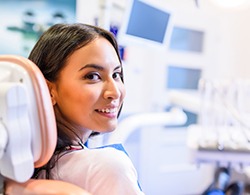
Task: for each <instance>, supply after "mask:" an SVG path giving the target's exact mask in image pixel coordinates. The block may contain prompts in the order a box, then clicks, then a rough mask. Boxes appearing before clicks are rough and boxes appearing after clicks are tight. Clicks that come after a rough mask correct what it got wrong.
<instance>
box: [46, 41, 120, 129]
mask: <svg viewBox="0 0 250 195" xmlns="http://www.w3.org/2000/svg"><path fill="white" fill-rule="evenodd" d="M121 72H122V67H121V64H120V62H119V58H118V56H117V54H116V52H115V49H114V48H113V46H112V45H111V44H110V43H109V42H108V41H107V40H106V39H104V38H97V39H95V40H94V41H92V42H91V43H89V44H88V45H86V46H84V47H82V48H80V49H79V50H77V51H75V52H74V53H73V54H72V55H71V56H70V57H69V59H68V61H67V64H66V66H65V67H64V68H63V70H62V71H61V72H60V74H59V79H58V80H57V81H56V82H55V83H52V87H50V92H51V95H52V102H53V104H54V105H55V106H57V108H58V109H59V111H60V112H61V113H62V115H63V116H64V117H65V118H66V119H67V120H68V121H69V122H70V123H72V124H73V125H75V126H77V127H79V130H80V132H78V133H82V134H84V132H86V131H88V130H93V131H97V132H108V131H112V130H114V129H115V128H116V126H117V114H118V111H119V109H120V108H121V105H122V102H123V98H124V96H125V88H124V84H123V82H122V80H121Z"/></svg>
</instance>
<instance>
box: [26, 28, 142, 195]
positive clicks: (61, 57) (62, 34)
mask: <svg viewBox="0 0 250 195" xmlns="http://www.w3.org/2000/svg"><path fill="white" fill-rule="evenodd" d="M29 59H30V60H31V61H33V62H34V63H35V64H37V66H38V67H39V68H40V70H41V71H42V73H43V74H44V77H45V79H46V81H47V84H48V87H49V91H50V95H51V100H52V104H53V106H54V110H55V116H56V121H57V131H58V140H57V146H56V150H55V153H54V155H53V157H52V159H51V160H50V161H49V163H48V164H47V165H46V166H44V167H42V168H40V169H38V170H36V171H35V174H34V177H35V178H47V179H57V180H63V181H67V182H70V183H73V184H76V185H78V186H80V187H82V188H84V189H85V190H87V191H89V192H90V193H92V194H94V195H98V194H101V195H106V194H107V195H122V194H124V195H125V194H126V195H132V194H143V193H142V192H141V190H140V188H139V186H138V184H137V173H136V171H135V169H134V166H133V165H132V163H131V161H130V159H129V158H128V156H127V155H126V154H125V153H124V152H121V151H119V150H116V149H114V148H112V147H105V148H101V149H88V148H87V147H86V146H85V143H86V142H87V140H88V138H89V137H90V136H93V135H94V134H96V133H104V132H110V131H113V130H114V129H115V128H116V126H117V118H118V116H119V113H120V110H121V107H122V104H123V99H124V96H125V88H124V84H123V70H122V63H121V60H120V57H119V51H118V46H117V43H116V40H115V39H114V37H113V35H112V34H111V33H109V32H107V31H105V30H103V29H101V28H98V27H95V26H90V25H84V24H56V25H54V26H52V27H50V28H49V29H48V30H47V31H46V32H45V33H44V34H43V35H42V36H41V37H40V39H39V40H38V42H37V43H36V45H35V46H34V48H33V50H32V51H31V54H30V56H29Z"/></svg>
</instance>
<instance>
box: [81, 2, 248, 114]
mask: <svg viewBox="0 0 250 195" xmlns="http://www.w3.org/2000/svg"><path fill="white" fill-rule="evenodd" d="M113 1H115V0H113ZM147 1H149V2H152V3H153V4H155V5H157V6H161V8H163V9H164V8H166V9H168V10H169V9H170V10H172V12H173V15H174V23H175V24H177V25H182V26H187V27H191V28H194V29H198V30H199V29H200V30H204V31H205V33H206V34H205V37H206V39H205V48H204V53H203V54H202V55H196V54H191V55H190V54H189V55H186V54H180V55H179V54H175V53H173V52H172V53H171V52H170V53H168V52H167V51H166V50H155V48H150V47H143V46H141V45H138V46H135V45H130V46H128V47H127V50H126V51H127V60H126V61H125V74H126V75H125V79H126V87H127V99H126V102H125V106H124V111H125V112H127V113H131V112H142V111H153V110H159V109H161V107H162V106H164V104H165V103H162V102H164V101H167V97H166V93H165V83H166V77H165V75H164V73H165V69H166V67H165V66H166V64H167V63H177V64H178V63H179V64H187V65H189V66H196V67H202V68H203V69H204V76H205V77H209V78H211V77H248V76H249V75H250V65H249V62H248V61H249V57H248V56H249V53H250V50H249V45H250V44H249V43H250V37H249V36H248V35H249V31H250V25H248V22H247V21H248V18H249V19H250V12H249V10H242V9H241V10H236V11H232V10H223V9H221V8H217V7H214V6H212V5H211V4H210V3H209V2H208V1H200V7H199V8H197V7H196V6H195V3H194V1H193V0H164V1H162V0H147ZM100 2H108V0H106V1H105V0H92V1H87V0H79V1H78V3H77V19H78V21H79V22H84V23H90V24H94V19H95V18H97V17H99V18H101V20H100V22H103V21H104V22H105V20H106V19H105V18H104V17H100V15H102V16H105V15H104V14H103V12H102V11H103V8H100V6H99V5H100ZM115 2H116V3H118V2H119V3H118V4H121V6H124V5H126V3H128V0H121V1H115ZM108 9H110V8H108ZM110 10H111V9H110ZM106 16H107V14H106ZM108 17H112V16H108ZM106 18H107V17H106ZM106 22H107V21H106ZM160 73H162V75H161V74H160ZM155 94H157V95H155Z"/></svg>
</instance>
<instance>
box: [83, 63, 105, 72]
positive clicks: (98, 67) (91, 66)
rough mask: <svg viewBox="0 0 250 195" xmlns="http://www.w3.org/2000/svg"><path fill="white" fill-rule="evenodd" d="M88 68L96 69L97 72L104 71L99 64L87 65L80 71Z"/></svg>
mask: <svg viewBox="0 0 250 195" xmlns="http://www.w3.org/2000/svg"><path fill="white" fill-rule="evenodd" d="M86 68H94V69H96V70H104V68H103V67H102V66H100V65H97V64H87V65H85V66H83V67H81V68H80V69H79V71H81V70H83V69H86Z"/></svg>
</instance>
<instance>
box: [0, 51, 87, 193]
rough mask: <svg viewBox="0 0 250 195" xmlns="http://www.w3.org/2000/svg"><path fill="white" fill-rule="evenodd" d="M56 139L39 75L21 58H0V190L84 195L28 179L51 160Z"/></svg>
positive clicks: (54, 183) (66, 186) (55, 183)
mask: <svg viewBox="0 0 250 195" xmlns="http://www.w3.org/2000/svg"><path fill="white" fill-rule="evenodd" d="M56 139H57V131H56V122H55V116H54V110H53V106H52V103H51V99H50V94H49V90H48V87H47V84H46V81H45V79H44V77H43V75H42V73H41V72H40V70H39V69H38V67H37V66H36V65H35V64H34V63H33V62H31V61H30V60H28V59H26V58H24V57H21V56H14V55H0V188H1V186H2V187H3V183H5V190H6V191H8V193H6V194H41V193H45V191H46V190H49V191H47V192H46V194H66V193H67V194H68V193H69V192H68V191H67V190H70V193H69V194H88V193H86V192H85V191H84V190H83V189H80V188H78V187H76V186H74V185H72V184H67V183H66V184H65V183H64V182H62V181H52V180H31V179H30V178H31V176H32V174H33V171H34V168H37V167H41V166H43V165H44V164H46V163H47V162H48V160H49V159H50V158H51V156H52V154H53V152H54V149H55V146H56ZM46 186H48V188H47V187H46ZM40 190H42V191H40ZM0 192H1V189H0ZM74 192H75V193H74Z"/></svg>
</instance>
